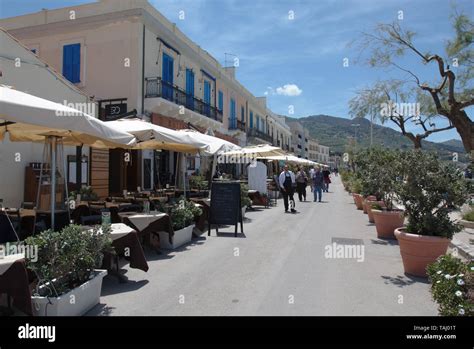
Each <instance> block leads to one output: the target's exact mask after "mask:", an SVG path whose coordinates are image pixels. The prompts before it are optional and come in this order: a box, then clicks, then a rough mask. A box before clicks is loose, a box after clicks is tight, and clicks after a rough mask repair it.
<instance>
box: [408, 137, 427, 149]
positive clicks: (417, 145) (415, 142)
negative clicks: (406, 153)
mask: <svg viewBox="0 0 474 349" xmlns="http://www.w3.org/2000/svg"><path fill="white" fill-rule="evenodd" d="M405 136H406V137H407V138H408V139H409V140H410V141H412V142H413V146H414V147H415V149H421V140H422V139H423V138H422V137H420V136H419V135H416V136H415V135H414V134H413V133H405Z"/></svg>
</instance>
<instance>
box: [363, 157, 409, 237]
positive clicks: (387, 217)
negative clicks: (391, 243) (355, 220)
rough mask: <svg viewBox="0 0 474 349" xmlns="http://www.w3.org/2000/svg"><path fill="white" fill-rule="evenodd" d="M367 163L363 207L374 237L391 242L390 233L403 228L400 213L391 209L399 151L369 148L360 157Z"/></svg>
mask: <svg viewBox="0 0 474 349" xmlns="http://www.w3.org/2000/svg"><path fill="white" fill-rule="evenodd" d="M364 158H365V159H366V160H367V165H366V166H367V170H366V178H367V179H366V180H367V182H370V186H369V185H368V187H369V188H370V190H369V192H371V193H374V194H375V195H374V197H373V198H367V200H366V207H367V214H368V217H369V222H371V223H375V229H376V231H377V237H378V238H386V239H395V235H394V231H395V229H396V228H399V227H401V226H403V223H404V219H405V218H404V215H403V210H400V209H397V208H396V207H395V206H394V202H395V199H396V194H395V186H396V184H397V183H398V182H397V181H398V178H397V175H398V173H400V171H401V170H400V152H399V151H396V150H390V149H383V148H372V149H371V150H370V152H369V153H367V154H366V155H365V157H364Z"/></svg>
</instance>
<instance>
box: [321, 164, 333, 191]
mask: <svg viewBox="0 0 474 349" xmlns="http://www.w3.org/2000/svg"><path fill="white" fill-rule="evenodd" d="M323 177H324V188H323V190H324V191H325V192H326V193H329V183H331V171H329V168H328V167H326V168H324V170H323Z"/></svg>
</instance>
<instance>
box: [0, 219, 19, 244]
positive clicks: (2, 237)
mask: <svg viewBox="0 0 474 349" xmlns="http://www.w3.org/2000/svg"><path fill="white" fill-rule="evenodd" d="M16 241H20V238H19V237H18V234H17V233H16V231H15V229H14V228H13V225H12V222H11V220H10V217H8V215H7V214H6V213H5V212H1V211H0V244H4V243H7V242H16Z"/></svg>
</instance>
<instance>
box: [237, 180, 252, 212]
mask: <svg viewBox="0 0 474 349" xmlns="http://www.w3.org/2000/svg"><path fill="white" fill-rule="evenodd" d="M250 205H252V200H250V198H249V186H248V185H247V184H243V183H242V184H240V206H241V207H249V206H250Z"/></svg>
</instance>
